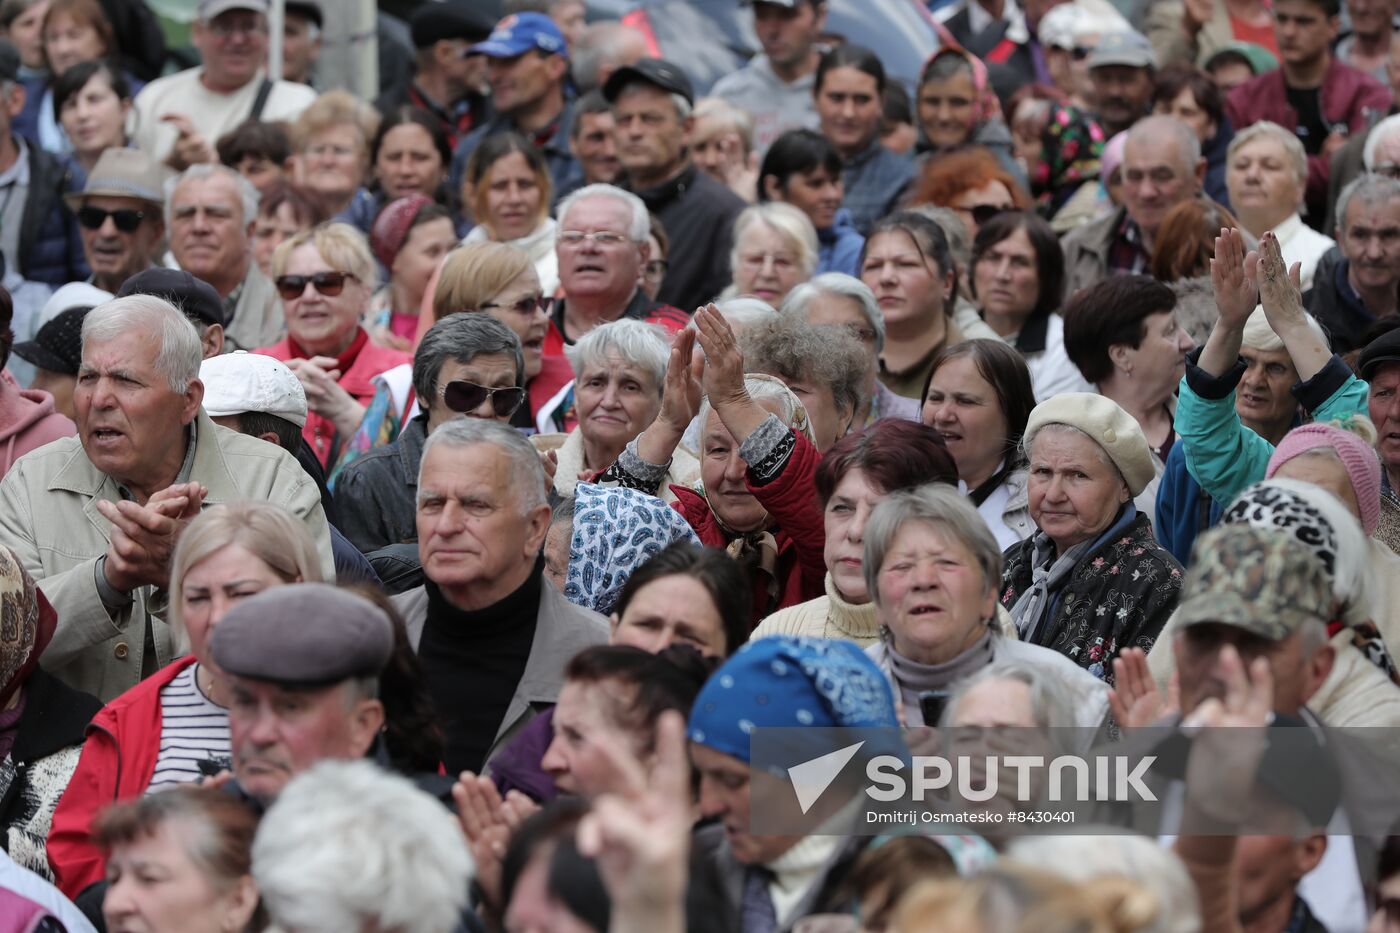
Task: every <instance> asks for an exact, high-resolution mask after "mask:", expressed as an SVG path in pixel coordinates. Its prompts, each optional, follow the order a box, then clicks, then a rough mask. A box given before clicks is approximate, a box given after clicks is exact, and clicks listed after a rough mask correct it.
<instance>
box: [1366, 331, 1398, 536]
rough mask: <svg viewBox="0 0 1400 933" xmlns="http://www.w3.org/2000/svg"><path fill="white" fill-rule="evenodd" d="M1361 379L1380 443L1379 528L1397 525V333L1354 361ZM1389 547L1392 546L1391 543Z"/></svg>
mask: <svg viewBox="0 0 1400 933" xmlns="http://www.w3.org/2000/svg"><path fill="white" fill-rule="evenodd" d="M1357 370H1358V371H1359V373H1360V375H1361V378H1362V379H1364V380H1366V382H1367V383H1368V384H1369V394H1368V400H1367V414H1369V415H1370V416H1371V421H1372V422H1374V423H1375V425H1376V433H1377V434H1378V435H1379V437H1380V439H1379V440H1377V441H1376V453H1378V454H1380V458H1381V466H1382V467H1383V468H1384V469H1383V473H1382V475H1381V493H1382V494H1381V522H1382V526H1384V525H1386V524H1389V523H1391V522H1396V521H1400V496H1397V494H1396V490H1400V330H1392V331H1391V332H1390V333H1388V334H1385V335H1383V336H1380V337H1377V338H1376V339H1375V340H1373V341H1371V343H1370V344H1368V345H1367V346H1366V349H1364V350H1362V351H1361V356H1360V358H1359V359H1358V360H1357ZM1391 547H1392V548H1394V547H1395V545H1394V544H1393V543H1392V544H1391Z"/></svg>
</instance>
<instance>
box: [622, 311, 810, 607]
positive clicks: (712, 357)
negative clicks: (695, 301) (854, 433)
mask: <svg viewBox="0 0 1400 933" xmlns="http://www.w3.org/2000/svg"><path fill="white" fill-rule="evenodd" d="M695 325H696V329H695V330H685V331H682V332H681V333H680V335H679V336H677V337H676V342H675V344H674V345H673V346H672V348H671V358H670V361H669V362H668V364H667V368H666V383H665V386H666V388H665V391H664V393H663V395H662V400H661V412H660V414H659V415H658V416H657V418H656V420H655V421H653V422H652V424H651V426H650V427H648V428H647V429H646V430H645V431H643V432H642V433H641V434H640V435H638V436H637V438H636V439H635V440H633V441H631V442H630V443H629V444H628V445H627V447H626V449H625V450H624V451H623V453H622V456H620V457H619V458H618V460H617V462H616V463H614V464H613V465H612V466H611V467H609V468H608V470H607V472H606V473H604V475H603V478H602V480H601V481H603V482H608V481H614V482H619V483H621V484H622V485H624V486H631V487H632V488H634V489H640V490H642V491H643V492H647V493H650V494H653V495H654V494H656V492H657V491H658V488H659V487H660V485H661V483H662V481H663V480H664V479H665V476H666V472H667V470H668V469H669V467H670V464H671V458H672V455H673V453H674V452H675V450H676V448H677V446H678V445H679V444H680V442H681V438H682V436H683V435H684V434H685V431H686V428H687V427H688V426H689V424H690V422H691V420H692V418H695V417H698V418H699V421H700V425H701V443H700V479H701V483H702V484H703V486H702V487H701V490H692V489H684V488H681V487H678V486H677V487H672V492H674V493H675V495H676V500H677V501H676V502H675V503H674V507H675V508H676V510H677V511H679V512H680V513H681V515H682V516H684V517H685V519H686V521H688V522H689V523H690V525H691V527H693V528H694V529H695V531H696V533H697V534H698V535H699V536H700V541H701V543H703V544H706V545H708V546H711V547H723V548H725V549H726V550H728V551H729V552H730V554H732V555H733V556H734V557H736V558H737V559H739V560H740V561H741V562H742V563H743V564H744V565H745V566H747V567H748V568H749V569H750V570H751V572H752V580H753V601H752V609H753V612H752V618H753V621H754V622H755V623H757V622H758V621H759V620H760V619H762V618H764V617H765V616H767V615H768V614H769V613H771V612H773V611H774V610H776V609H780V608H782V607H785V606H792V605H796V604H797V603H800V602H803V601H805V600H808V599H813V598H815V597H817V596H820V595H821V592H822V589H823V585H822V579H823V578H824V576H825V574H826V566H825V563H824V561H823V559H822V546H823V534H822V518H821V513H820V512H818V511H817V507H816V502H815V501H814V500H813V498H812V496H811V488H812V481H813V477H814V474H815V473H816V468H817V463H818V461H819V460H820V454H818V453H817V449H816V447H815V445H814V443H813V439H812V433H811V426H810V422H809V419H808V416H807V411H806V409H805V408H804V407H803V405H802V403H801V402H800V401H799V400H798V398H797V396H795V395H794V394H793V393H792V392H791V391H789V390H788V388H787V387H786V386H784V385H783V384H782V383H781V382H779V381H778V380H776V379H773V378H772V377H770V376H745V375H744V357H743V354H742V353H741V352H740V350H739V343H738V339H737V337H736V336H735V334H734V330H733V328H731V327H730V326H729V323H728V322H727V321H725V319H724V318H723V317H722V316H721V315H720V313H719V310H718V309H717V308H715V307H714V305H709V306H707V307H704V308H701V309H700V310H699V311H697V312H696V313H695ZM697 341H698V343H699V344H700V347H701V349H703V350H704V353H705V360H706V363H705V372H704V382H703V385H697V384H696V382H695V379H694V376H693V375H692V370H691V356H692V353H693V351H694V349H695V344H696V342H697ZM702 388H703V390H704V393H705V394H704V400H703V402H701V404H700V405H699V411H698V414H697V412H696V409H695V400H696V399H698V398H699V396H700V391H701V389H702Z"/></svg>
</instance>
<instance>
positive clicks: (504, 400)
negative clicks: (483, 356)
mask: <svg viewBox="0 0 1400 933" xmlns="http://www.w3.org/2000/svg"><path fill="white" fill-rule="evenodd" d="M438 395H441V396H442V400H443V402H445V403H446V405H447V407H448V408H450V409H452V410H453V411H455V412H457V413H458V414H459V415H469V414H471V413H472V412H474V411H476V410H477V409H478V408H480V407H481V403H482V402H484V401H486V400H487V399H490V400H491V410H492V411H493V412H495V413H496V417H497V418H509V417H510V416H511V415H513V414H515V410H516V409H517V408H519V407H520V403H521V402H523V401H525V390H524V389H522V388H520V387H519V386H511V387H509V388H505V389H488V388H486V386H479V385H477V384H476V383H475V382H461V381H458V382H449V383H448V384H447V385H445V386H443V387H442V388H441V389H438Z"/></svg>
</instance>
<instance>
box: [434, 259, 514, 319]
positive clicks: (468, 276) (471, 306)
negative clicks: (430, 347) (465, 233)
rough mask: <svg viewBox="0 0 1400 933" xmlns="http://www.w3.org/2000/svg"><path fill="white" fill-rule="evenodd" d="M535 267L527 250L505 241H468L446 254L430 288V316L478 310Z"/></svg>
mask: <svg viewBox="0 0 1400 933" xmlns="http://www.w3.org/2000/svg"><path fill="white" fill-rule="evenodd" d="M533 268H535V264H534V262H533V261H532V260H531V259H530V254H529V253H527V252H525V251H524V250H523V249H521V248H520V247H518V246H511V245H510V244H508V243H491V242H487V241H482V242H479V243H468V244H467V245H466V246H462V247H458V248H457V249H454V250H453V251H452V252H450V253H448V254H447V259H446V261H444V262H443V264H442V274H441V275H439V276H438V284H437V291H435V292H433V318H434V320H438V321H440V320H442V319H443V318H445V317H447V316H448V315H449V314H455V313H457V312H458V311H479V310H481V306H482V305H483V304H485V303H486V302H488V301H490V300H491V299H492V298H495V297H496V296H497V295H499V294H500V293H501V290H502V289H503V288H505V287H506V286H507V285H509V284H510V283H511V282H514V281H515V280H516V279H518V278H520V276H522V275H524V274H525V273H526V272H528V271H529V270H531V269H533Z"/></svg>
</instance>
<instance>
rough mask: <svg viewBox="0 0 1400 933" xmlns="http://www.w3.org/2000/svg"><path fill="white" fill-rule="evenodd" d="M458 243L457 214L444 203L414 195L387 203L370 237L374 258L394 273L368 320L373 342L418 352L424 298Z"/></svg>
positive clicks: (375, 302) (377, 296)
mask: <svg viewBox="0 0 1400 933" xmlns="http://www.w3.org/2000/svg"><path fill="white" fill-rule="evenodd" d="M456 244H457V231H456V230H455V229H454V227H453V226H452V215H451V214H449V213H448V211H447V208H445V207H443V206H442V205H441V204H437V203H435V202H434V201H433V200H431V199H430V198H428V197H426V196H424V195H421V194H416V193H415V194H410V195H408V196H406V197H402V198H399V199H398V200H396V201H391V202H389V203H388V204H387V205H385V207H384V209H383V210H382V211H380V212H379V216H378V217H377V218H375V221H374V226H373V227H372V228H371V229H370V235H369V245H370V249H371V250H372V251H373V252H374V258H375V259H377V260H379V264H380V265H381V266H383V267H384V268H385V269H387V270H388V272H389V282H388V284H387V285H385V286H384V287H383V288H382V289H380V290H379V292H378V293H376V294H375V296H374V298H373V299H372V300H371V305H370V313H369V316H368V319H367V320H366V322H365V323H366V325H367V327H368V329H369V334H370V339H371V340H373V341H374V342H375V343H377V344H379V345H380V346H385V347H389V348H390V349H393V350H404V351H410V352H411V351H412V350H413V337H414V335H415V334H416V333H417V332H418V314H419V311H420V310H421V308H422V305H423V294H424V292H425V291H427V288H428V282H429V280H430V279H432V277H433V272H434V270H436V269H437V267H438V265H439V264H440V263H441V262H442V257H444V256H446V255H447V253H448V252H449V251H450V250H451V249H452V247H453V246H455V245H456Z"/></svg>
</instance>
